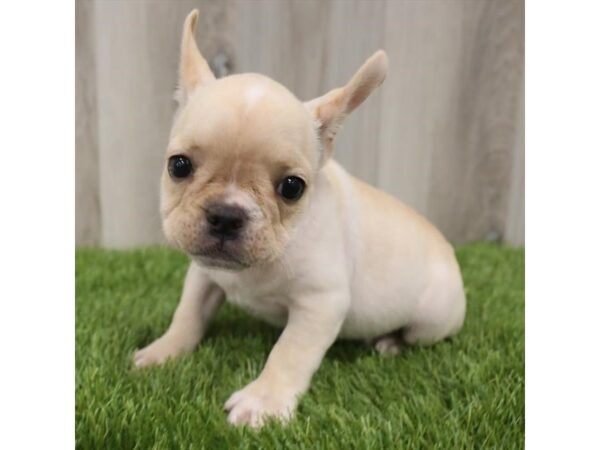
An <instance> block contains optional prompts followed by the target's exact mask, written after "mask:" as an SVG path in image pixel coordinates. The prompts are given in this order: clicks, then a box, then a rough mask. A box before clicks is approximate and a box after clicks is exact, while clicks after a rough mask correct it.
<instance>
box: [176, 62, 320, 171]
mask: <svg viewBox="0 0 600 450" xmlns="http://www.w3.org/2000/svg"><path fill="white" fill-rule="evenodd" d="M316 139H317V138H316V133H315V129H314V122H313V119H312V117H311V115H310V113H309V112H308V110H307V109H306V108H305V107H304V105H303V104H302V103H301V102H300V101H299V100H297V99H296V98H295V97H294V96H293V95H292V94H291V93H290V92H289V91H287V89H285V88H284V87H283V86H281V85H279V84H278V83H276V82H274V81H272V80H270V79H269V78H266V77H263V76H260V75H254V74H246V75H234V76H231V77H228V78H223V79H220V80H217V81H216V82H214V83H211V84H210V85H207V86H205V87H201V88H199V89H198V90H197V91H196V92H195V93H194V94H193V95H192V96H191V97H190V99H189V102H188V104H187V105H186V106H185V107H184V108H183V110H182V111H181V112H180V114H179V115H178V117H177V118H176V120H175V123H174V126H173V130H172V132H171V143H170V145H169V150H170V151H178V150H177V147H180V149H187V148H200V149H203V150H204V151H206V152H212V153H215V154H217V153H218V154H222V153H223V152H225V153H226V154H227V155H228V156H234V155H235V156H236V158H239V159H249V160H262V159H266V160H269V161H277V160H278V159H280V160H281V162H282V163H283V162H285V161H287V162H290V161H289V160H290V159H292V160H298V161H296V162H297V163H300V164H305V165H308V166H310V167H316V165H317V160H318V155H317V152H316V144H317V142H316Z"/></svg>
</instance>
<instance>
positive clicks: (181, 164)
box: [169, 155, 192, 178]
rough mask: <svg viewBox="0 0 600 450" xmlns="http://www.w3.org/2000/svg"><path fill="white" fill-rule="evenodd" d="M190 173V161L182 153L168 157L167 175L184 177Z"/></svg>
mask: <svg viewBox="0 0 600 450" xmlns="http://www.w3.org/2000/svg"><path fill="white" fill-rule="evenodd" d="M190 173H192V162H191V161H190V159H189V158H188V157H186V156H183V155H175V156H171V157H170V158H169V175H171V177H173V178H185V177H187V176H188V175H189V174H190Z"/></svg>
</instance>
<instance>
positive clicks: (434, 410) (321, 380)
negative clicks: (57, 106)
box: [76, 244, 525, 449]
mask: <svg viewBox="0 0 600 450" xmlns="http://www.w3.org/2000/svg"><path fill="white" fill-rule="evenodd" d="M457 255H458V259H459V261H460V265H461V267H462V271H463V277H464V281H465V286H466V291H467V298H468V306H467V318H466V321H465V327H464V328H463V330H462V331H461V333H460V334H459V335H458V336H457V337H455V338H454V339H453V340H451V341H446V342H442V343H438V344H436V345H435V346H433V347H429V348H413V349H409V350H407V351H405V352H403V353H402V354H401V355H399V356H396V357H389V356H388V357H385V356H380V355H378V354H377V353H375V352H374V350H372V349H371V348H370V347H368V346H366V344H362V343H359V342H337V343H336V344H335V345H334V346H333V347H332V348H331V349H330V350H329V352H328V353H327V356H326V357H325V359H324V361H323V363H322V365H321V368H320V369H319V370H318V371H317V373H316V374H315V376H314V377H313V383H312V387H311V388H310V390H309V391H308V393H307V394H306V395H305V396H304V397H303V398H302V400H301V402H300V405H299V409H298V411H297V413H296V418H295V419H294V420H293V421H292V422H291V423H290V424H289V425H288V426H287V427H282V426H281V425H279V424H276V423H269V424H268V425H267V426H265V427H264V428H263V429H262V430H260V431H258V432H256V431H253V430H250V429H247V428H234V427H231V426H229V425H228V424H227V422H226V415H225V413H224V411H223V403H224V402H225V400H226V399H227V398H228V397H229V395H230V394H231V393H232V392H234V391H235V390H237V389H239V388H241V387H243V386H244V385H245V384H246V383H248V382H249V381H251V380H252V379H254V378H255V377H256V376H257V375H258V373H259V372H260V370H261V368H262V365H263V363H264V361H265V359H266V357H267V354H268V352H269V350H270V349H271V347H272V346H273V344H274V343H275V341H276V339H277V336H278V334H279V331H278V330H276V329H274V328H271V327H270V326H268V325H266V324H263V323H262V322H260V321H258V320H255V319H252V318H250V317H248V316H247V315H246V314H244V313H242V312H241V311H238V310H236V309H234V308H232V307H231V306H229V305H225V306H224V307H223V308H222V309H221V311H220V312H219V313H218V315H217V317H216V319H215V321H214V323H213V324H212V326H211V327H210V329H209V332H208V334H207V336H206V337H205V339H204V341H203V343H202V344H201V346H200V347H199V348H198V349H197V350H196V351H194V352H193V353H191V354H189V355H185V356H183V357H181V358H179V359H177V360H175V361H169V362H168V363H167V364H166V365H165V366H162V367H156V368H150V369H144V370H141V371H138V370H134V369H133V368H132V363H131V356H132V352H133V350H134V349H135V348H136V347H139V348H141V347H142V346H144V345H146V344H148V343H149V342H151V341H152V340H153V339H154V338H157V337H159V336H160V335H161V333H162V332H163V331H164V330H166V328H167V326H168V324H169V321H170V319H171V315H172V313H173V311H174V308H175V306H176V304H177V301H178V297H179V293H180V290H181V287H182V281H183V277H184V275H185V270H186V265H187V259H186V257H185V256H184V255H182V254H180V253H177V252H175V251H173V250H169V249H165V248H149V249H141V250H133V251H107V250H95V249H80V250H77V254H76V295H77V298H76V444H77V448H81V449H99V448H107V449H121V448H123V449H131V448H139V449H152V448H156V449H188V448H207V449H220V448H223V449H229V448H231V449H243V448H311V449H324V448H332V449H354V448H361V449H362V448H364V449H380V448H393V449H400V448H405V449H415V448H423V449H434V448H439V449H458V448H461V449H462V448H506V449H514V448H522V447H523V440H524V422H525V419H524V250H523V249H510V248H504V247H500V246H496V245H491V244H471V245H468V246H463V247H460V248H459V249H458V250H457Z"/></svg>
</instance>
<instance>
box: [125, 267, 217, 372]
mask: <svg viewBox="0 0 600 450" xmlns="http://www.w3.org/2000/svg"><path fill="white" fill-rule="evenodd" d="M222 301H223V291H222V290H221V288H219V287H218V286H217V285H216V284H214V283H212V282H211V281H210V280H209V279H208V278H207V277H206V275H205V274H204V273H202V271H201V270H200V269H199V268H198V266H197V265H196V264H195V263H194V262H192V263H191V264H190V267H189V269H188V271H187V274H186V276H185V282H184V286H183V292H182V294H181V300H180V301H179V305H178V306H177V310H176V311H175V315H174V316H173V321H172V322H171V326H170V327H169V329H168V330H167V331H166V332H165V334H163V335H162V336H161V337H160V338H158V339H157V340H155V341H154V342H153V343H152V344H150V345H149V346H147V347H145V348H143V349H142V350H139V351H137V352H136V353H135V355H134V363H135V365H136V366H137V367H144V366H148V365H152V364H161V363H163V362H164V361H165V360H167V359H168V358H174V357H176V356H177V355H179V354H181V353H183V352H189V351H192V350H193V349H194V348H195V347H196V345H198V342H200V339H202V336H203V335H204V332H205V331H206V327H207V325H208V322H209V321H210V319H212V318H213V317H214V315H215V313H216V312H217V310H218V309H219V306H220V305H221V303H222Z"/></svg>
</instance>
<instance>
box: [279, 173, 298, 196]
mask: <svg viewBox="0 0 600 450" xmlns="http://www.w3.org/2000/svg"><path fill="white" fill-rule="evenodd" d="M304 187H305V183H304V180H302V178H298V177H285V178H284V179H283V180H281V182H280V183H279V186H277V193H278V194H279V195H281V196H282V197H283V198H285V199H286V200H298V199H299V198H300V197H301V196H302V193H303V192H304Z"/></svg>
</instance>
